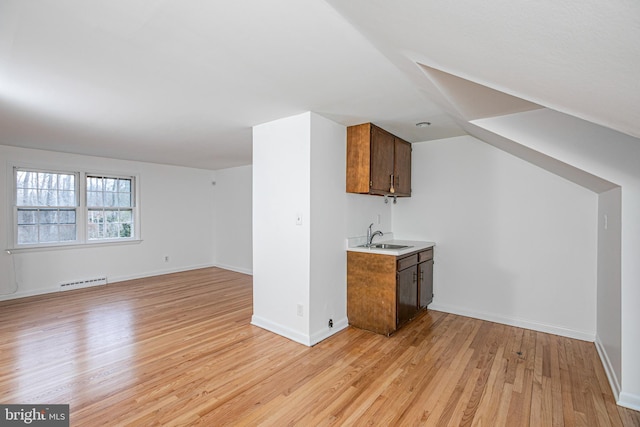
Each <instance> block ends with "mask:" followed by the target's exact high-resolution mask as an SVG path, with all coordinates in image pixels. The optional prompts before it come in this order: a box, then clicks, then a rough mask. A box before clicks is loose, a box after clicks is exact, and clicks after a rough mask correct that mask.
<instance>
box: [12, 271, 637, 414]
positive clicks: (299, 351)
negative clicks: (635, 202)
mask: <svg viewBox="0 0 640 427" xmlns="http://www.w3.org/2000/svg"><path fill="white" fill-rule="evenodd" d="M251 287H252V281H251V277H250V276H247V275H243V274H238V273H233V272H229V271H225V270H221V269H216V268H207V269H201V270H194V271H189V272H184V273H176V274H169V275H164V276H157V277H151V278H145V279H140V280H132V281H127V282H120V283H116V284H109V285H107V286H101V287H95V288H88V289H81V290H77V291H67V292H62V293H56V294H49V295H43V296H38V297H31V298H23V299H18V300H12V301H5V302H0V369H1V371H0V372H1V377H0V403H47V404H53V403H68V404H70V408H71V425H72V426H98V425H108V426H153V425H163V426H174V425H175V426H177V425H203V426H224V425H230V426H253V425H267V426H285V425H300V426H324V425H348V426H351V425H355V426H359V425H375V426H405V425H406V426H413V425H427V426H458V425H461V426H623V425H624V426H640V413H638V412H634V411H631V410H627V409H624V408H621V407H618V406H616V404H615V402H614V400H613V397H612V393H611V390H610V387H609V384H608V382H607V379H606V377H605V373H604V371H603V368H602V365H601V363H600V360H599V359H598V356H597V354H596V350H595V347H594V344H593V343H588V342H583V341H577V340H572V339H567V338H562V337H558V336H555V335H549V334H544V333H539V332H534V331H530V330H526V329H520V328H514V327H509V326H504V325H500V324H495V323H490V322H485V321H481V320H476V319H471V318H467V317H461V316H455V315H451V314H446V313H442V312H436V311H429V312H427V313H424V314H422V315H421V316H419V317H418V318H417V319H415V320H414V321H413V322H411V323H410V324H408V325H407V326H405V327H404V328H402V329H401V330H400V331H398V332H397V333H396V334H394V335H393V336H391V337H384V336H381V335H376V334H373V333H371V332H366V331H363V330H359V329H355V328H351V327H350V328H348V329H346V330H343V331H341V332H339V333H337V334H335V335H334V336H332V337H331V338H329V339H327V340H325V341H323V342H322V343H320V344H318V345H316V346H314V347H312V348H308V347H305V346H303V345H300V344H297V343H295V342H292V341H289V340H288V339H286V338H283V337H280V336H278V335H275V334H273V333H270V332H267V331H265V330H263V329H260V328H258V327H255V326H252V325H250V324H249V322H250V318H251V313H252V289H251Z"/></svg>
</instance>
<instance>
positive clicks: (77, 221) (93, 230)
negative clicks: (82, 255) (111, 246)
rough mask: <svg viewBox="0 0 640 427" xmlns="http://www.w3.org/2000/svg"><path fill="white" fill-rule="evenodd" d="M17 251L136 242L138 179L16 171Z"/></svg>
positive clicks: (17, 169) (76, 173) (15, 225)
mask: <svg viewBox="0 0 640 427" xmlns="http://www.w3.org/2000/svg"><path fill="white" fill-rule="evenodd" d="M14 178H15V188H14V189H15V193H14V200H15V204H14V209H15V210H14V215H15V216H14V227H15V230H14V236H15V244H16V246H22V247H29V246H33V247H35V246H55V245H56V244H73V243H89V242H96V241H112V240H127V239H128V240H132V239H135V238H136V230H135V224H136V217H137V211H136V204H135V177H133V176H124V177H120V176H104V175H98V174H89V173H82V172H79V171H76V172H53V171H47V170H37V169H27V168H20V167H15V168H14Z"/></svg>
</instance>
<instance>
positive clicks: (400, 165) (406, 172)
mask: <svg viewBox="0 0 640 427" xmlns="http://www.w3.org/2000/svg"><path fill="white" fill-rule="evenodd" d="M393 170H394V172H393V174H394V185H395V192H396V194H398V195H403V196H410V195H411V144H409V143H408V142H406V141H403V140H402V139H400V138H394V166H393Z"/></svg>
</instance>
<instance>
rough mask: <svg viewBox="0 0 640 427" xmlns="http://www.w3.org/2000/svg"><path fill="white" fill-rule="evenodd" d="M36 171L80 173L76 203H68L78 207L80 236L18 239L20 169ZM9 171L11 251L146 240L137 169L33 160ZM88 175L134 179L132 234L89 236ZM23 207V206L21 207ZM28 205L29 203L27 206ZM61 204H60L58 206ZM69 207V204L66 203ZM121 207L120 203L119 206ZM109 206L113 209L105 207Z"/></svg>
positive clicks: (13, 165)
mask: <svg viewBox="0 0 640 427" xmlns="http://www.w3.org/2000/svg"><path fill="white" fill-rule="evenodd" d="M19 170H22V171H33V172H45V173H58V174H68V175H75V176H76V178H75V179H76V183H75V184H76V185H75V187H76V188H75V189H76V191H77V194H76V205H75V206H72V207H68V208H69V209H75V212H76V240H72V241H62V242H51V243H41V242H38V243H22V244H19V243H18V208H19V206H18V200H17V171H19ZM7 172H8V173H9V174H11V179H8V180H7V182H8V183H9V186H10V189H9V195H10V197H9V200H10V205H9V208H10V209H11V213H12V214H11V215H7V217H8V220H9V218H10V221H11V223H10V224H8V225H9V229H10V230H11V232H10V233H9V236H12V237H10V238H11V240H12V241H11V242H10V245H9V246H10V248H8V249H7V250H8V251H11V252H16V251H23V250H25V251H30V250H38V249H40V250H46V249H62V248H73V247H89V246H104V245H118V244H120V245H121V244H130V243H139V242H141V241H142V233H141V230H142V229H141V226H140V223H141V221H140V212H141V210H140V176H139V175H138V174H134V173H127V172H122V171H118V172H116V171H104V170H98V169H90V168H76V167H47V166H46V165H44V166H43V165H29V164H10V165H9V167H8V168H7ZM88 177H102V178H114V179H130V180H131V207H130V208H129V207H126V209H127V210H129V209H130V210H131V212H132V215H133V220H132V223H131V226H132V228H133V230H132V233H131V234H132V235H131V237H119V238H104V239H89V223H88V220H89V206H88V205H87V178H88ZM20 208H22V207H20ZM27 208H28V207H27ZM56 208H59V207H56ZM65 208H66V207H65ZM115 208H117V207H115ZM105 209H107V210H108V209H109V208H107V207H105Z"/></svg>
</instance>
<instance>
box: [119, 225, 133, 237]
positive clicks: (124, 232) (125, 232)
mask: <svg viewBox="0 0 640 427" xmlns="http://www.w3.org/2000/svg"><path fill="white" fill-rule="evenodd" d="M131 229H132V227H131V224H120V237H123V238H125V237H131Z"/></svg>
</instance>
